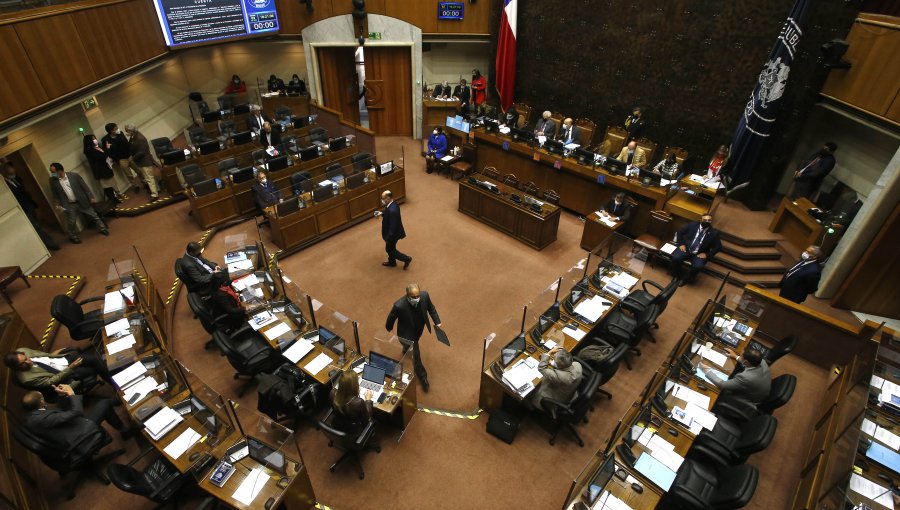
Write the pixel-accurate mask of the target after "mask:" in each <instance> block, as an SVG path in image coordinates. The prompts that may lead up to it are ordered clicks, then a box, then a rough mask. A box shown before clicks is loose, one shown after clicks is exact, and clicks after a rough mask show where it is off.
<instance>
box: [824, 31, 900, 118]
mask: <svg viewBox="0 0 900 510" xmlns="http://www.w3.org/2000/svg"><path fill="white" fill-rule="evenodd" d="M846 40H847V43H848V44H849V45H850V48H849V49H848V50H847V53H846V55H844V60H847V61H848V62H850V63H852V64H853V67H852V68H850V69H833V70H832V71H831V72H830V73H829V75H828V80H827V81H826V82H825V85H824V86H823V87H822V93H823V94H825V95H829V96H832V97H835V98H837V99H839V100H841V101H844V102H846V103H849V104H851V105H853V106H856V107H858V108H861V109H863V110H865V111H868V112H871V113H874V114H875V115H879V116H882V117H888V118H892V120H895V121H900V117H898V116H896V115H895V116H894V117H890V116H889V112H890V111H891V107H892V105H893V104H894V102H895V100H896V99H897V95H898V91H900V27H897V28H893V29H892V28H889V27H885V26H876V25H871V24H868V23H866V22H865V21H859V20H857V22H856V23H854V24H853V28H852V29H851V30H850V34H849V35H848V36H847V39H846ZM894 111H895V112H896V108H895V110H894Z"/></svg>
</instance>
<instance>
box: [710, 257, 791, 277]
mask: <svg viewBox="0 0 900 510" xmlns="http://www.w3.org/2000/svg"><path fill="white" fill-rule="evenodd" d="M715 261H716V262H718V263H719V264H720V265H722V266H725V267H727V268H729V269H731V270H733V271H738V272H741V273H745V274H766V273H770V274H778V275H781V274H782V273H784V269H785V266H784V264H782V263H781V260H771V259H764V260H755V259H751V260H747V259H742V258H739V257H735V256H734V255H732V254H730V253H726V252H724V251H721V252H719V253H717V254H716V258H715Z"/></svg>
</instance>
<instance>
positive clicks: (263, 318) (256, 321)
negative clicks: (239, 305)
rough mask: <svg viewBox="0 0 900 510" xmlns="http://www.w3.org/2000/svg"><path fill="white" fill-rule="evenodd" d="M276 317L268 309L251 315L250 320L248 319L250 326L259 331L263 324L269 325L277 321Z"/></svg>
mask: <svg viewBox="0 0 900 510" xmlns="http://www.w3.org/2000/svg"><path fill="white" fill-rule="evenodd" d="M276 320H278V319H276V318H275V316H274V315H272V314H271V313H270V312H269V311H268V310H263V311H262V312H260V313H258V314H256V315H254V316H253V317H250V320H249V321H247V322H248V323H249V324H250V327H251V328H253V330H254V331H259V330H260V328H262V327H263V326H268V325H269V324H272V323H273V322H275V321H276Z"/></svg>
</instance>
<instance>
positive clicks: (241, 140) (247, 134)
mask: <svg viewBox="0 0 900 510" xmlns="http://www.w3.org/2000/svg"><path fill="white" fill-rule="evenodd" d="M251 141H253V133H252V132H251V131H241V132H240V133H235V134H234V135H232V137H231V142H232V143H233V144H235V145H244V144H248V143H250V142H251Z"/></svg>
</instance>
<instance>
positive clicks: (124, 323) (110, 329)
mask: <svg viewBox="0 0 900 510" xmlns="http://www.w3.org/2000/svg"><path fill="white" fill-rule="evenodd" d="M130 327H131V324H129V323H128V319H127V318H126V317H122V318H121V319H119V320H117V321H115V322H110V323H109V324H107V325H106V326H104V327H103V331H104V332H106V336H113V335H115V334H116V333H118V332H119V331H125V330H126V329H128V328H130Z"/></svg>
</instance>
